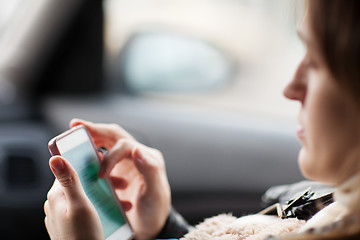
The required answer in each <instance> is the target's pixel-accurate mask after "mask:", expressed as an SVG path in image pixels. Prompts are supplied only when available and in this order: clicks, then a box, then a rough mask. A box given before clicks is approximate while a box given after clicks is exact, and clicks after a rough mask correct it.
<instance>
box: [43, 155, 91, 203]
mask: <svg viewBox="0 0 360 240" xmlns="http://www.w3.org/2000/svg"><path fill="white" fill-rule="evenodd" d="M49 165H50V168H51V170H52V172H53V173H54V175H55V177H56V179H57V180H58V182H59V183H60V185H61V187H62V189H63V191H64V194H65V196H66V198H67V199H68V200H70V201H75V202H77V201H81V200H83V199H84V195H85V193H84V191H83V189H82V187H81V183H80V180H79V177H78V175H77V173H76V172H75V170H74V168H73V167H72V166H71V165H70V164H69V162H67V161H66V160H65V159H64V158H62V157H61V156H54V157H52V158H50V161H49ZM56 182H57V181H55V183H54V186H56V184H57V183H56Z"/></svg>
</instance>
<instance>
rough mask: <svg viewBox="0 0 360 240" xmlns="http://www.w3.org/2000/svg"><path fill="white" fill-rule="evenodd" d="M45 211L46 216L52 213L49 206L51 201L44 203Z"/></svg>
mask: <svg viewBox="0 0 360 240" xmlns="http://www.w3.org/2000/svg"><path fill="white" fill-rule="evenodd" d="M44 213H45V216H47V215H49V213H50V207H49V201H48V200H46V201H45V203H44Z"/></svg>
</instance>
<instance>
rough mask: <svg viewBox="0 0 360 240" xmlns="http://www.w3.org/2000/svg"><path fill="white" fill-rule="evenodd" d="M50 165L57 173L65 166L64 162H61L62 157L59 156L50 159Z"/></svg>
mask: <svg viewBox="0 0 360 240" xmlns="http://www.w3.org/2000/svg"><path fill="white" fill-rule="evenodd" d="M51 167H52V168H53V169H54V170H55V172H57V173H59V172H61V171H63V170H64V168H65V164H64V162H63V160H62V159H60V158H55V159H54V160H52V162H51Z"/></svg>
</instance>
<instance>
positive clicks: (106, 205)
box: [57, 128, 131, 239]
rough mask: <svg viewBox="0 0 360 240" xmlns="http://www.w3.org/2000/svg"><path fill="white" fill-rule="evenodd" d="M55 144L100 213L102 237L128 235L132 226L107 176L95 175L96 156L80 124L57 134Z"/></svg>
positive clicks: (97, 167)
mask: <svg viewBox="0 0 360 240" xmlns="http://www.w3.org/2000/svg"><path fill="white" fill-rule="evenodd" d="M57 147H58V149H59V152H60V154H61V155H62V156H63V157H64V158H65V159H66V160H68V161H69V162H70V164H71V165H72V166H73V167H74V168H75V170H76V172H77V173H78V175H79V178H80V181H81V185H82V187H83V188H84V191H85V193H86V195H87V196H88V198H89V199H90V201H91V202H92V204H93V205H94V207H95V208H96V210H97V212H98V214H99V217H100V220H101V223H102V225H103V229H104V233H105V237H106V238H107V239H109V237H110V236H111V235H117V237H119V235H123V236H127V237H126V238H124V239H128V237H129V236H131V229H130V227H129V225H128V224H127V222H126V220H125V218H124V217H123V215H122V211H121V210H120V208H119V205H118V201H117V199H115V197H114V195H113V191H112V189H111V188H110V186H109V184H108V182H107V180H106V179H102V178H99V177H98V175H97V174H98V172H99V169H100V164H99V159H98V156H97V153H96V150H95V149H94V147H93V144H92V142H91V141H90V139H89V137H88V134H87V132H86V130H85V129H83V128H80V129H78V130H76V131H74V132H72V133H71V134H69V135H67V136H65V137H64V138H59V139H58V140H57ZM114 233H115V234H114Z"/></svg>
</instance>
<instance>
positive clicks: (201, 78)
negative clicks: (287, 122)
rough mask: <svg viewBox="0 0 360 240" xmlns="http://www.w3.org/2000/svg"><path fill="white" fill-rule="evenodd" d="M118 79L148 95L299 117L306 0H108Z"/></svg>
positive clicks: (109, 46)
mask: <svg viewBox="0 0 360 240" xmlns="http://www.w3.org/2000/svg"><path fill="white" fill-rule="evenodd" d="M104 9H105V12H106V15H105V16H106V21H105V22H106V25H105V29H106V31H105V43H106V50H107V54H108V55H107V57H108V58H107V59H108V61H109V62H110V63H112V68H114V69H116V71H117V74H114V76H113V78H114V79H112V80H113V81H114V82H123V84H124V85H125V89H126V90H128V91H130V92H132V93H136V94H138V95H140V96H143V97H148V98H157V99H163V100H165V101H175V102H188V103H189V104H192V105H200V106H205V107H211V108H219V109H222V110H229V111H234V110H235V111H241V112H244V111H248V112H255V113H261V114H270V115H277V116H279V115H280V116H285V117H294V116H295V114H296V112H297V109H296V107H294V105H293V104H291V103H289V102H288V101H286V100H285V99H284V97H282V89H283V87H284V86H285V85H286V83H287V82H288V81H289V80H290V78H291V77H292V73H293V72H294V70H295V66H296V64H297V62H298V61H299V59H300V57H301V55H302V54H303V49H302V46H301V44H300V42H299V40H298V39H297V37H296V24H297V23H298V21H299V19H298V16H299V15H300V14H298V13H299V12H301V11H302V9H303V3H302V2H300V1H286V0H274V1H271V2H270V1H266V0H252V1H245V0H192V1H180V0H173V1H166V0H165V1H162V0H146V1H145V0H136V1H134V0H131V1H130V0H107V1H105V4H104Z"/></svg>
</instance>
